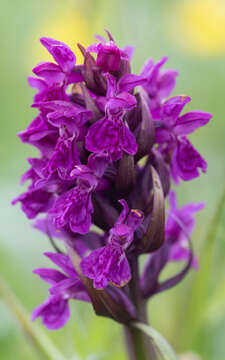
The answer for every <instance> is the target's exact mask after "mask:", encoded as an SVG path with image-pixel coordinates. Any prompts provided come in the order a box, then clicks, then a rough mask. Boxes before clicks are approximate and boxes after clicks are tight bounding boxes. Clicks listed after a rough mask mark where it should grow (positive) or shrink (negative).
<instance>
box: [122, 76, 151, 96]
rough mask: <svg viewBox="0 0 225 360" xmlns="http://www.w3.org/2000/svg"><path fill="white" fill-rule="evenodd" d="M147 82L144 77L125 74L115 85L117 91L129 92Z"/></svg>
mask: <svg viewBox="0 0 225 360" xmlns="http://www.w3.org/2000/svg"><path fill="white" fill-rule="evenodd" d="M146 81H147V78H146V77H145V76H140V75H135V74H126V75H124V76H122V77H121V78H120V80H119V82H118V84H117V87H118V91H119V92H123V91H127V92H128V91H131V90H133V89H134V88H135V87H136V86H139V85H142V84H144V83H145V82H146Z"/></svg>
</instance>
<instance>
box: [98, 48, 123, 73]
mask: <svg viewBox="0 0 225 360" xmlns="http://www.w3.org/2000/svg"><path fill="white" fill-rule="evenodd" d="M97 53H98V55H97V60H96V64H97V66H99V67H100V68H101V69H102V70H104V71H117V70H119V68H120V56H121V55H120V49H119V48H118V47H117V46H116V45H115V44H114V43H113V42H112V41H110V42H107V43H105V44H98V51H97Z"/></svg>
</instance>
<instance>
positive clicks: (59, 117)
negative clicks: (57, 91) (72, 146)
mask: <svg viewBox="0 0 225 360" xmlns="http://www.w3.org/2000/svg"><path fill="white" fill-rule="evenodd" d="M32 106H33V107H36V108H38V109H40V110H41V111H47V115H46V117H47V120H48V123H50V124H51V125H52V126H53V127H56V128H65V127H66V128H67V130H68V131H69V133H70V134H71V135H73V134H76V135H77V137H79V134H80V132H81V128H82V127H83V126H84V125H85V124H86V123H87V122H88V121H89V120H90V119H91V117H92V112H91V111H90V110H87V109H85V108H83V107H82V106H79V105H77V104H74V103H72V102H69V101H62V100H56V101H45V102H38V103H34V104H33V105H32ZM78 140H81V139H78Z"/></svg>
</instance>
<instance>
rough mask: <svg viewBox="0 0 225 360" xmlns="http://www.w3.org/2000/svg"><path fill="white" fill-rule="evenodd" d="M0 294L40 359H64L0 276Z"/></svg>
mask: <svg viewBox="0 0 225 360" xmlns="http://www.w3.org/2000/svg"><path fill="white" fill-rule="evenodd" d="M0 295H1V296H2V298H3V299H4V301H5V302H6V304H7V305H8V307H9V308H10V310H11V311H12V313H13V314H14V315H15V316H16V317H17V319H18V320H19V322H20V324H21V325H22V327H23V329H24V331H25V332H26V334H28V335H29V337H30V339H31V340H32V343H33V344H34V345H35V348H36V349H37V350H38V352H39V354H40V356H41V359H46V360H65V358H64V356H63V355H62V354H61V353H60V352H59V350H58V349H57V348H56V347H55V346H54V344H53V343H52V342H51V341H50V340H49V338H48V337H47V336H46V335H45V334H44V333H43V332H41V331H40V330H39V329H38V327H37V326H36V325H35V324H33V323H32V322H31V320H30V318H29V316H28V315H27V313H26V311H25V309H24V308H23V306H22V305H21V304H20V302H19V300H18V299H17V298H16V296H15V295H14V294H13V293H12V292H11V290H10V289H9V287H8V285H7V284H6V282H5V281H4V279H3V278H2V277H1V276H0Z"/></svg>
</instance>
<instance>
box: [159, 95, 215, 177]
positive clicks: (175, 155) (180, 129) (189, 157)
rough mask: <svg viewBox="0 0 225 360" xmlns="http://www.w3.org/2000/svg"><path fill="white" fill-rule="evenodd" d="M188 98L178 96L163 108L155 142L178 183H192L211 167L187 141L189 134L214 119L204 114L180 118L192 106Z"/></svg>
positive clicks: (198, 113) (193, 113)
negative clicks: (167, 159) (188, 106)
mask: <svg viewBox="0 0 225 360" xmlns="http://www.w3.org/2000/svg"><path fill="white" fill-rule="evenodd" d="M190 100H191V99H190V97H188V96H175V97H173V98H171V99H169V100H167V101H166V102H165V103H164V104H163V105H162V108H161V121H160V123H159V127H157V128H156V139H155V141H156V142H157V143H159V144H160V146H159V149H160V150H161V151H162V153H163V154H164V156H165V157H167V158H171V160H169V162H170V166H171V175H172V177H173V179H174V181H175V182H176V183H178V182H179V178H182V179H183V180H185V181H186V180H191V179H193V178H196V177H198V176H199V170H198V168H200V169H202V171H203V172H206V170H207V163H206V162H205V160H204V159H203V158H202V157H201V155H200V154H199V153H198V152H197V150H195V148H194V147H193V146H192V145H191V143H190V141H189V140H188V139H187V138H186V136H184V135H187V134H190V133H192V132H193V131H194V130H195V129H197V128H199V127H201V126H204V125H206V124H207V123H208V122H209V120H210V119H211V117H212V115H211V114H209V113H206V112H203V111H190V112H188V113H186V114H184V115H181V116H180V113H181V111H182V110H183V108H184V106H185V105H186V104H187V103H188V102H190Z"/></svg>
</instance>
